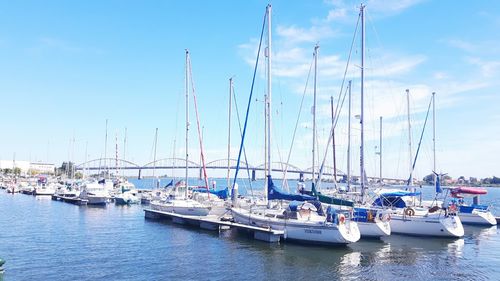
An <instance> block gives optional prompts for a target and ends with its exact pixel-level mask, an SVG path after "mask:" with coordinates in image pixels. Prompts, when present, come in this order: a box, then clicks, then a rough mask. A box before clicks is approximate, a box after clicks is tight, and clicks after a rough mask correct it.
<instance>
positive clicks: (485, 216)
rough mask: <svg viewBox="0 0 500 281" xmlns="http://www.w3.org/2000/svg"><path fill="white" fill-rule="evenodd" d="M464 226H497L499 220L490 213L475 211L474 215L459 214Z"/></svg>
mask: <svg viewBox="0 0 500 281" xmlns="http://www.w3.org/2000/svg"><path fill="white" fill-rule="evenodd" d="M458 216H459V217H460V220H461V221H462V223H463V224H478V225H497V220H496V219H495V217H494V216H493V214H492V213H491V212H490V211H481V210H474V211H472V213H470V214H469V213H458Z"/></svg>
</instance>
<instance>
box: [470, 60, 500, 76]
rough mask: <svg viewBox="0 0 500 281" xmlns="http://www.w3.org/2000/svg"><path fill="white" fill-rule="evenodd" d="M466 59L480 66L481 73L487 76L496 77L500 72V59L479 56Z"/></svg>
mask: <svg viewBox="0 0 500 281" xmlns="http://www.w3.org/2000/svg"><path fill="white" fill-rule="evenodd" d="M466 61H467V62H468V63H470V64H472V65H475V66H477V67H479V69H480V70H481V74H482V75H483V76H484V77H486V78H491V77H496V76H498V74H499V73H500V60H496V61H495V60H493V61H492V60H484V59H482V58H478V57H468V58H466Z"/></svg>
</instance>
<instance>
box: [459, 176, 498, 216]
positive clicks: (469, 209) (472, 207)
mask: <svg viewBox="0 0 500 281" xmlns="http://www.w3.org/2000/svg"><path fill="white" fill-rule="evenodd" d="M450 193H451V196H452V197H453V198H455V199H454V200H453V201H452V202H451V203H452V205H451V206H452V207H453V208H455V209H458V216H459V217H460V220H461V221H462V223H464V224H477V225H497V221H496V219H495V216H493V214H492V213H491V211H490V206H488V205H481V204H479V195H484V194H487V193H488V191H487V190H486V189H484V188H477V187H465V186H460V187H453V188H451V189H450ZM464 197H473V200H472V201H473V203H472V204H467V203H466V202H465V201H464Z"/></svg>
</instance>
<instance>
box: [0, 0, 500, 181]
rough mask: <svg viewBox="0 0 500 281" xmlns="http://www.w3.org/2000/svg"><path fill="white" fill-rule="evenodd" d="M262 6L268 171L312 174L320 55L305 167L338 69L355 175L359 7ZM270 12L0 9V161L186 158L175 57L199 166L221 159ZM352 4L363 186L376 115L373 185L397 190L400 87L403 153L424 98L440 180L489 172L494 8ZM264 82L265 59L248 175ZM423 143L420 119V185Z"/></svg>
mask: <svg viewBox="0 0 500 281" xmlns="http://www.w3.org/2000/svg"><path fill="white" fill-rule="evenodd" d="M270 3H271V5H272V52H271V54H272V56H271V57H272V62H273V64H272V70H271V73H272V77H273V78H272V81H273V83H272V119H273V125H272V129H273V133H272V155H273V156H272V157H273V161H281V162H287V158H288V155H289V154H290V161H289V163H290V164H293V165H294V166H298V167H300V168H303V169H307V168H309V167H311V166H312V153H311V150H312V115H311V107H312V105H313V73H310V75H309V70H310V68H311V66H312V62H313V49H314V46H315V45H316V44H318V45H319V55H318V71H317V84H316V85H317V106H316V109H317V113H316V118H317V140H316V142H317V144H318V149H317V151H316V153H317V155H316V164H315V165H316V166H317V165H318V164H319V160H318V159H320V160H322V159H323V158H324V155H326V159H327V160H326V162H325V164H326V165H327V166H333V160H332V159H333V155H332V149H331V148H328V150H327V146H326V144H327V139H328V134H329V131H330V127H331V110H330V97H333V99H334V104H335V106H334V107H335V108H340V107H337V104H338V103H339V94H340V93H344V92H345V89H346V88H345V86H344V88H341V86H342V81H343V80H344V72H345V73H346V75H345V81H348V80H352V90H351V97H352V107H351V108H352V114H351V118H350V119H351V122H352V129H351V140H352V141H351V143H352V146H351V151H352V153H351V162H352V163H353V165H352V167H351V171H352V173H353V174H359V154H360V153H359V145H360V136H359V135H360V126H359V120H358V119H356V118H355V116H356V115H359V114H360V102H359V100H360V69H359V68H360V64H361V62H360V52H361V51H360V50H361V47H360V33H359V30H358V32H357V33H356V36H355V31H356V26H357V22H358V14H359V7H360V2H355V1H342V0H317V1H297V0H293V1H271V2H270ZM267 4H268V2H266V1H257V0H255V1H224V0H220V1H152V0H151V1H123V0H120V1H118V0H116V1H113V0H108V1H93V0H89V1H56V0H48V1H30V0H24V1H0V62H1V63H0V97H1V104H0V113H1V116H2V125H1V128H2V129H1V131H2V137H1V138H0V159H4V160H8V159H13V158H14V157H15V159H16V160H26V161H32V162H36V161H41V162H50V163H55V164H56V165H60V164H61V163H62V162H63V161H68V160H69V161H73V162H75V163H77V164H79V163H83V162H85V161H86V160H93V159H98V158H100V157H104V155H106V156H107V157H115V155H116V153H117V151H118V155H119V158H120V159H126V160H128V161H131V162H134V163H137V164H139V165H142V164H145V163H149V162H151V161H153V159H164V158H171V157H176V158H183V157H184V155H185V135H184V134H185V122H186V121H185V96H184V92H185V87H184V84H185V69H186V66H185V61H186V58H185V49H189V52H190V60H191V72H192V82H193V85H194V89H195V90H194V92H195V94H196V97H197V102H198V104H197V105H198V110H199V112H198V113H199V118H200V131H201V132H202V135H203V146H204V150H205V155H206V161H207V162H210V161H214V160H218V159H225V158H227V146H228V126H229V125H228V123H229V122H228V95H229V78H231V77H232V78H233V81H234V93H235V96H236V101H235V104H236V105H237V106H238V113H239V115H240V118H241V119H243V116H244V115H245V109H246V107H247V103H248V99H249V94H250V89H251V84H252V76H253V72H254V66H255V64H256V55H257V47H258V43H259V38H260V32H261V28H262V23H263V18H264V13H265V8H266V5H267ZM364 4H365V5H366V9H365V11H366V48H365V50H366V56H365V90H364V100H365V102H364V103H365V104H364V120H365V146H364V147H365V148H364V151H365V160H366V171H367V175H369V176H378V175H379V155H378V154H376V152H377V151H378V149H379V141H380V140H379V135H380V133H379V120H380V119H379V118H380V116H382V118H383V119H382V120H383V125H382V128H383V129H382V167H383V169H382V173H383V176H384V177H390V178H408V174H409V165H410V164H409V162H410V160H409V148H408V147H409V146H408V122H407V118H408V117H407V111H408V109H407V96H406V93H405V90H406V89H409V93H410V97H409V104H410V120H411V122H410V123H411V136H412V155H413V157H414V155H415V151H416V150H417V145H418V143H419V139H420V135H421V133H422V128H423V125H424V120H425V116H426V112H427V106H428V104H429V101H430V99H431V96H432V92H435V93H436V98H435V101H436V103H435V107H436V126H435V128H436V163H437V165H436V170H437V171H439V172H443V173H448V174H449V175H450V176H452V177H455V178H456V177H459V176H465V177H471V176H473V177H479V178H484V177H491V176H494V175H496V176H498V175H499V174H500V173H499V172H498V167H499V165H498V164H497V162H498V161H497V159H498V153H499V152H500V137H499V132H500V111H499V110H498V104H500V98H499V96H498V94H497V88H498V87H499V86H500V85H499V84H500V79H498V77H500V76H499V74H500V49H499V48H498V46H499V45H500V37H498V36H496V34H498V30H500V13H499V11H500V3H498V2H496V1H468V2H467V3H460V4H457V3H456V1H451V0H441V1H431V0H403V1H396V0H386V1H379V0H373V1H366V2H365V3H364ZM353 40H354V41H353ZM353 42H354V44H352V43H353ZM264 44H265V42H264ZM351 45H352V49H351ZM350 53H351V59H350V61H349V63H348V58H349V54H350ZM346 68H347V71H346ZM265 77H266V72H265V61H264V60H261V61H259V63H258V69H257V77H256V81H255V87H254V92H253V98H252V101H251V107H250V111H249V120H248V130H247V140H246V141H245V147H246V150H247V154H248V160H249V162H250V163H251V164H252V165H254V166H257V165H260V164H262V163H264V152H263V151H264V120H263V116H264V103H263V100H264V95H265V94H266V79H265ZM308 77H309V78H308ZM302 99H303V106H302V107H301V101H302ZM189 104H190V105H189V106H190V115H189V118H190V124H191V126H190V134H189V145H188V147H189V151H190V159H191V160H193V161H195V162H197V161H199V160H198V159H199V154H200V149H199V142H198V140H199V136H198V134H197V129H196V127H197V122H196V116H195V111H194V105H193V99H192V96H191V97H190V101H189ZM235 104H233V114H232V120H231V130H232V134H231V158H237V152H238V148H239V143H240V136H239V127H238V121H237V118H236V114H235V111H236V109H235V108H234V107H235ZM336 111H337V113H338V116H339V117H338V121H337V126H336V129H335V130H336V137H335V141H336V150H335V151H336V160H337V168H338V169H340V170H342V171H346V170H347V164H346V163H347V158H348V157H347V139H348V138H347V135H348V133H347V132H348V130H347V124H348V119H349V118H348V113H347V112H348V107H347V98H346V101H345V102H344V104H343V106H342V107H341V109H340V110H336ZM299 115H300V118H299V117H298V116H299ZM431 117H432V115H430V117H429V118H431ZM106 120H107V121H106ZM106 122H107V123H108V126H107V146H106V147H105V143H106V141H105V140H106ZM241 122H243V121H241ZM296 124H298V127H297V130H296V134H295V138H294V141H293V146H292V149H290V147H291V143H292V139H293V135H294V129H295V125H296ZM156 128H158V138H157V149H156V156H155V153H154V142H155V130H156ZM125 130H126V134H125ZM125 136H126V138H125ZM432 138H433V137H432V118H431V119H429V121H428V123H427V127H426V128H425V131H424V134H423V137H422V143H421V148H420V153H419V157H418V159H417V162H416V166H415V172H414V174H415V177H417V178H422V177H424V176H425V175H427V174H430V173H431V171H432V170H433V149H432ZM116 147H118V150H116Z"/></svg>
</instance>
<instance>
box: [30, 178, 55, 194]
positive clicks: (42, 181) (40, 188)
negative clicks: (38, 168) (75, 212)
mask: <svg viewBox="0 0 500 281" xmlns="http://www.w3.org/2000/svg"><path fill="white" fill-rule="evenodd" d="M55 192H56V186H55V185H54V184H53V183H49V182H48V180H47V177H45V176H40V177H38V181H37V183H36V186H35V188H34V190H33V195H53V194H54V193H55Z"/></svg>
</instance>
